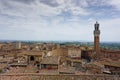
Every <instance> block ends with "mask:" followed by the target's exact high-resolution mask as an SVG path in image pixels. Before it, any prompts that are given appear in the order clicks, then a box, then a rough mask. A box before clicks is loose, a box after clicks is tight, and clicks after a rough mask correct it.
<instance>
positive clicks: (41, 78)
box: [0, 73, 120, 80]
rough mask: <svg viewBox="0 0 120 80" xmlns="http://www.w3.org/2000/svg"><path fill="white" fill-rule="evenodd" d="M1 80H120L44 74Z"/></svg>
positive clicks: (21, 75)
mask: <svg viewBox="0 0 120 80" xmlns="http://www.w3.org/2000/svg"><path fill="white" fill-rule="evenodd" d="M0 80H120V77H119V76H113V75H47V74H46V75H43V74H36V73H34V74H7V75H0Z"/></svg>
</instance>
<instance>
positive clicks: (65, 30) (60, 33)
mask: <svg viewBox="0 0 120 80" xmlns="http://www.w3.org/2000/svg"><path fill="white" fill-rule="evenodd" d="M119 13H120V1H119V0H0V40H36V41H39V40H45V41H49V40H53V41H56V40H63V41H64V40H65V41H67V40H69V41H73V40H74V41H78V40H81V41H93V40H94V39H93V37H94V36H93V30H94V24H95V22H96V21H98V23H99V24H100V31H101V34H100V41H112V42H115V41H116V42H120V36H119V34H120V14H119Z"/></svg>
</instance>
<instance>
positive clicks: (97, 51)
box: [94, 21, 100, 54]
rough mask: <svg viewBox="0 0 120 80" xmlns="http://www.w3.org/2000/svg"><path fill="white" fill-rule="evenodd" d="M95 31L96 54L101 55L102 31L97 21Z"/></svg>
mask: <svg viewBox="0 0 120 80" xmlns="http://www.w3.org/2000/svg"><path fill="white" fill-rule="evenodd" d="M94 27H95V30H94V51H95V53H97V54H98V53H100V40H99V36H100V30H99V23H98V22H97V21H96V23H95V25H94Z"/></svg>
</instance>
